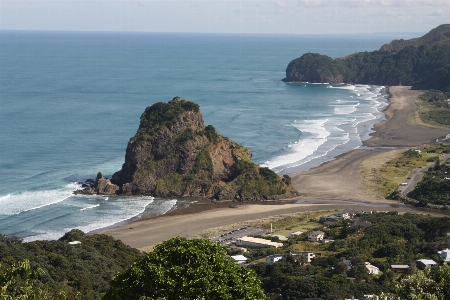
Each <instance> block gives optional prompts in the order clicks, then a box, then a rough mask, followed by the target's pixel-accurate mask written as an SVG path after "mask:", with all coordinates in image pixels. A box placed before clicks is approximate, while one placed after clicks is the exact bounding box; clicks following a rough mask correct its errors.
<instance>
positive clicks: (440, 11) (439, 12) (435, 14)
mask: <svg viewBox="0 0 450 300" xmlns="http://www.w3.org/2000/svg"><path fill="white" fill-rule="evenodd" d="M445 15H446V13H445V11H444V10H443V9H438V10H436V11H434V12H432V13H431V14H430V16H432V17H442V16H445Z"/></svg>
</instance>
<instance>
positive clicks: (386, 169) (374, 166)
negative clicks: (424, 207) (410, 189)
mask: <svg viewBox="0 0 450 300" xmlns="http://www.w3.org/2000/svg"><path fill="white" fill-rule="evenodd" d="M416 149H417V150H420V151H421V152H422V154H421V156H410V155H408V154H406V153H407V150H393V151H390V152H387V153H382V154H380V155H377V156H375V157H373V158H371V159H370V160H367V161H365V162H364V163H363V164H362V167H361V169H360V172H361V175H362V178H363V182H362V185H363V189H364V190H365V191H366V192H369V193H372V194H373V195H375V196H377V197H382V198H385V197H387V196H389V195H390V194H391V193H392V192H393V191H394V189H395V188H396V187H397V186H398V185H399V184H401V183H402V182H405V181H407V180H408V177H409V175H410V174H411V172H413V171H415V170H418V169H420V168H423V167H427V166H429V165H431V164H433V163H434V162H432V161H429V160H431V159H432V158H435V157H439V154H440V153H441V152H442V151H443V150H445V149H447V148H446V146H443V147H440V146H423V147H420V148H415V149H410V150H413V151H414V150H416ZM408 153H411V151H409V152H408Z"/></svg>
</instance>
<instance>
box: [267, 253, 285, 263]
mask: <svg viewBox="0 0 450 300" xmlns="http://www.w3.org/2000/svg"><path fill="white" fill-rule="evenodd" d="M282 258H283V254H273V255H269V256H267V257H266V263H267V264H269V265H270V264H274V263H276V262H277V261H279V260H280V259H282Z"/></svg>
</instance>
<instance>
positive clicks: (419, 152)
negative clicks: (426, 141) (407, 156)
mask: <svg viewBox="0 0 450 300" xmlns="http://www.w3.org/2000/svg"><path fill="white" fill-rule="evenodd" d="M414 151H416V152H417V154H419V155H421V154H422V151H420V150H414Z"/></svg>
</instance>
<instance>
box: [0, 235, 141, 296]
mask: <svg viewBox="0 0 450 300" xmlns="http://www.w3.org/2000/svg"><path fill="white" fill-rule="evenodd" d="M75 240H76V241H80V242H81V244H79V245H69V244H68V242H71V241H75ZM140 255H141V254H140V252H139V251H138V250H137V249H133V248H130V247H129V246H126V245H125V244H123V243H122V242H121V241H119V240H116V239H114V238H112V237H110V236H106V235H85V234H84V233H83V232H81V231H80V230H72V231H70V232H68V233H67V234H66V235H65V236H64V237H62V238H61V239H60V240H58V241H35V242H30V243H22V241H21V240H20V239H18V238H14V237H7V236H3V235H0V263H1V267H0V274H6V275H3V276H2V278H3V280H5V278H7V277H6V276H10V278H13V279H14V280H15V281H14V282H15V283H14V284H9V285H8V287H7V288H6V289H5V291H7V292H8V295H10V296H14V295H16V294H15V292H14V289H16V290H17V288H21V287H22V286H24V288H26V289H28V288H30V289H31V288H32V290H33V292H37V291H39V290H41V291H45V293H42V294H40V296H39V297H37V296H36V297H35V298H34V299H47V298H45V297H48V299H77V298H78V297H79V298H81V299H99V298H100V296H101V294H102V293H104V292H105V291H106V289H107V287H108V282H109V281H110V280H111V279H113V277H114V275H115V274H116V273H118V272H121V271H124V270H125V269H126V268H128V267H129V266H130V265H131V264H132V262H133V261H134V260H135V259H136V258H138V257H140ZM27 261H29V262H30V263H29V264H28V263H27ZM10 266H12V267H10ZM32 270H34V271H32ZM36 272H38V275H39V276H35V275H33V274H36ZM8 274H9V275H8ZM14 274H16V275H14ZM19 275H20V276H19ZM28 275H29V276H28ZM31 275H33V276H31ZM6 282H11V280H6ZM24 291H25V290H24ZM27 293H28V292H26V293H24V295H28V294H27ZM44 296H45V297H44ZM14 297H16V296H14ZM0 299H2V298H0ZM6 299H8V298H6ZM23 299H27V298H26V297H25V298H23Z"/></svg>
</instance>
